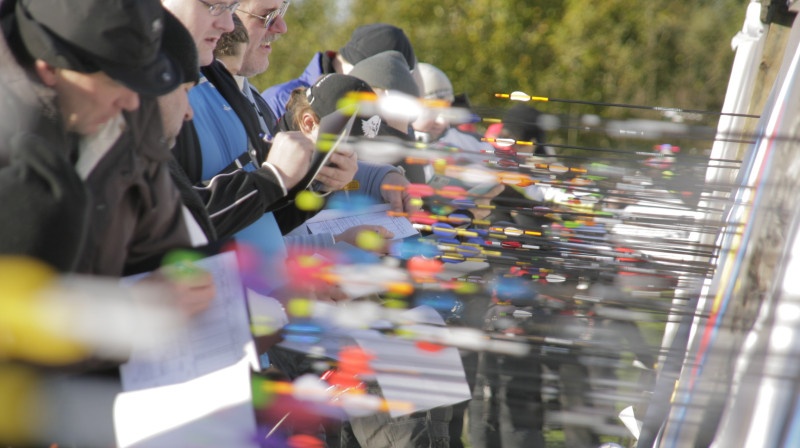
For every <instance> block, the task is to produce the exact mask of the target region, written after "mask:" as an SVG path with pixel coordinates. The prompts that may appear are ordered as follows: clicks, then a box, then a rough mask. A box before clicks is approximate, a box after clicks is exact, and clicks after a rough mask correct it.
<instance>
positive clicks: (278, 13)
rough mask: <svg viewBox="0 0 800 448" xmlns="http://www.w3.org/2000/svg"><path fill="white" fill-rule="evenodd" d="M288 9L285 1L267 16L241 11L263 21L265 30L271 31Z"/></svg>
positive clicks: (286, 0) (287, 3)
mask: <svg viewBox="0 0 800 448" xmlns="http://www.w3.org/2000/svg"><path fill="white" fill-rule="evenodd" d="M201 1H202V0H201ZM287 9H289V0H284V1H283V3H281V6H280V7H279V8H278V9H273V10H272V11H270V12H269V13H268V14H267V15H265V16H260V15H258V14H253V13H252V12H247V11H245V10H243V9H241V10H240V11H241V12H243V13H245V14H247V15H248V16H253V17H255V18H257V19H261V20H263V21H264V29H269V27H271V26H272V25H273V24H274V23H275V21H276V20H278V17H283V16H284V15H285V14H286V10H287Z"/></svg>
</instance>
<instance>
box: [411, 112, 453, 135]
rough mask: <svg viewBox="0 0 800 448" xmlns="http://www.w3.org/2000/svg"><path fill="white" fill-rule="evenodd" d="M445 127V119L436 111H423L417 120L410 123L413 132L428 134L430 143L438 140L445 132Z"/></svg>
mask: <svg viewBox="0 0 800 448" xmlns="http://www.w3.org/2000/svg"><path fill="white" fill-rule="evenodd" d="M447 125H448V123H447V119H446V118H445V117H444V116H443V115H442V114H441V113H440V111H439V110H438V109H426V110H424V111H423V112H422V114H420V116H419V118H417V119H416V120H415V121H414V123H412V127H413V128H414V130H415V131H417V132H424V133H426V134H428V136H429V138H430V141H436V140H438V139H439V138H440V137H441V136H442V134H444V131H446V130H447Z"/></svg>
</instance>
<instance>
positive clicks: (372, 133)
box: [361, 115, 381, 138]
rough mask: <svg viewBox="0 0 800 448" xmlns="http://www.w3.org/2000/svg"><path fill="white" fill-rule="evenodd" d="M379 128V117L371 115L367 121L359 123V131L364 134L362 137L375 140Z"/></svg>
mask: <svg viewBox="0 0 800 448" xmlns="http://www.w3.org/2000/svg"><path fill="white" fill-rule="evenodd" d="M380 127H381V117H379V116H377V115H373V116H372V117H370V119H369V120H362V121H361V130H362V131H363V132H364V137H367V138H375V137H377V136H378V130H379V129H380Z"/></svg>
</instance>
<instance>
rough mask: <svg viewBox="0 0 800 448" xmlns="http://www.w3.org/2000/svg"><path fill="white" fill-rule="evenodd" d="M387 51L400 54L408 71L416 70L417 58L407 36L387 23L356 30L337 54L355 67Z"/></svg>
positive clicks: (373, 24) (374, 24) (361, 27)
mask: <svg viewBox="0 0 800 448" xmlns="http://www.w3.org/2000/svg"><path fill="white" fill-rule="evenodd" d="M389 50H395V51H399V52H400V53H402V54H403V57H404V58H405V60H406V62H407V63H408V68H409V70H412V71H413V70H414V69H415V68H416V66H417V57H416V56H415V55H414V47H412V46H411V42H410V41H409V40H408V36H406V33H405V32H404V31H403V30H402V29H400V28H398V27H396V26H394V25H389V24H388V23H370V24H369V25H362V26H360V27H358V28H356V30H355V31H353V34H352V35H351V36H350V41H349V42H347V44H345V46H344V47H342V49H341V50H339V53H341V54H342V56H344V58H345V59H347V62H349V63H351V64H353V65H356V64H357V63H359V62H361V61H362V60H364V59H366V58H368V57H370V56H375V55H376V54H378V53H383V52H384V51H389Z"/></svg>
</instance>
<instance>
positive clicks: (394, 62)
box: [350, 50, 419, 97]
mask: <svg viewBox="0 0 800 448" xmlns="http://www.w3.org/2000/svg"><path fill="white" fill-rule="evenodd" d="M350 76H355V77H356V78H360V79H363V80H364V81H366V82H367V84H369V85H370V86H371V87H372V88H373V89H386V90H397V91H400V92H403V93H405V94H408V95H411V96H415V97H418V96H419V87H418V86H417V83H416V81H414V77H413V76H412V75H411V71H410V70H409V68H408V63H407V62H406V59H405V58H404V57H403V54H402V53H400V52H399V51H394V50H392V51H384V52H383V53H378V54H376V55H375V56H371V57H368V58H366V59H364V60H362V61H361V62H359V63H358V64H356V65H355V66H353V70H352V71H351V72H350Z"/></svg>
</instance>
